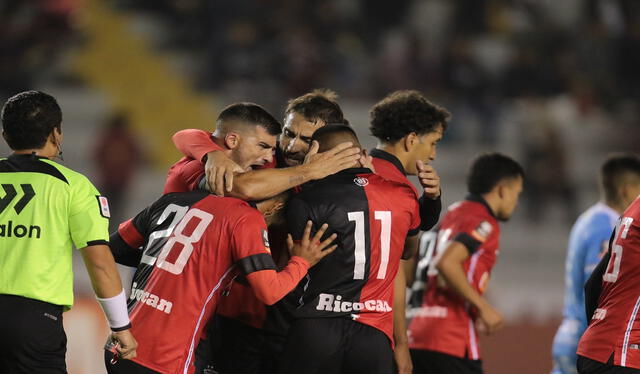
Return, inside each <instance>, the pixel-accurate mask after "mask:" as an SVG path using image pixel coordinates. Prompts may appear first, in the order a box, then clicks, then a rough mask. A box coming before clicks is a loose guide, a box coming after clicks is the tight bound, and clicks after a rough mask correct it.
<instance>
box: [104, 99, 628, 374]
mask: <svg viewBox="0 0 640 374" xmlns="http://www.w3.org/2000/svg"><path fill="white" fill-rule="evenodd" d="M449 117H450V115H449V113H448V112H447V111H446V110H445V109H443V108H442V107H440V106H438V105H435V104H433V103H431V102H430V101H429V100H427V99H426V98H425V97H424V96H423V95H422V94H421V93H419V92H417V91H397V92H394V93H391V94H390V95H388V96H387V97H385V98H384V99H382V100H381V101H380V102H378V103H376V104H375V105H374V106H373V108H372V109H371V111H370V124H369V130H370V132H371V134H372V135H373V136H374V137H375V138H376V139H377V146H376V147H375V148H374V149H372V150H370V151H367V150H364V149H362V146H361V144H360V142H359V140H358V137H357V136H356V133H355V131H354V129H353V128H352V127H351V125H350V124H349V122H348V120H347V119H346V118H345V116H344V114H343V112H342V110H341V108H340V107H339V105H338V103H337V97H336V96H335V94H334V93H332V92H331V91H328V90H316V91H313V92H310V93H307V94H305V95H302V96H300V97H297V98H294V99H291V100H290V101H289V102H288V103H287V107H286V110H285V117H284V125H282V124H281V123H280V122H279V121H278V120H277V119H276V118H274V117H273V116H272V115H271V114H269V113H268V112H267V111H265V110H264V109H263V108H262V107H260V106H259V105H256V104H253V103H246V102H241V103H234V104H232V105H229V106H227V107H226V108H225V109H224V110H222V111H221V112H220V114H219V116H218V118H217V120H216V126H215V130H214V131H213V133H211V132H208V131H203V130H183V131H180V132H178V133H176V134H175V135H174V137H173V140H174V143H175V145H176V146H177V147H178V149H179V150H180V151H181V152H182V153H183V154H184V157H183V158H182V159H181V160H179V161H178V162H177V163H175V164H174V165H173V166H172V167H171V169H170V171H169V174H168V177H167V181H166V184H165V188H164V193H165V194H164V195H163V196H162V197H160V198H159V199H158V200H157V201H155V202H154V203H153V204H151V205H150V206H148V207H147V208H146V209H144V210H143V211H142V212H140V213H139V214H137V215H136V216H135V217H134V218H132V219H131V220H128V221H126V222H124V223H122V224H121V225H120V226H119V229H118V230H117V232H114V233H113V234H112V235H111V238H110V247H111V251H112V253H113V255H114V258H115V259H116V261H117V262H118V263H120V264H123V265H126V266H131V267H135V268H136V271H135V275H134V278H133V283H132V288H131V294H130V296H129V299H128V309H129V317H130V319H131V325H132V329H131V331H132V333H133V334H134V336H135V337H136V339H137V341H138V343H139V346H138V349H137V357H135V358H134V359H133V360H122V359H120V360H118V357H117V356H118V355H117V351H116V350H114V349H113V347H109V346H107V347H106V350H105V364H106V367H107V371H108V372H109V373H110V374H114V373H156V372H159V373H208V374H212V373H220V374H245V373H246V374H249V373H251V374H258V373H265V374H266V373H280V374H300V373H305V374H314V373H317V374H331V373H362V374H375V373H380V374H389V373H396V372H398V373H411V372H415V373H429V374H431V373H447V374H452V373H453V374H455V373H482V372H483V369H482V361H481V359H480V352H479V348H478V333H488V334H490V333H492V332H494V331H496V330H498V329H499V328H500V327H501V326H502V324H503V317H502V315H501V314H500V313H499V312H498V311H497V310H496V309H495V308H494V307H493V306H492V305H491V304H490V303H489V302H488V301H487V299H486V298H485V297H484V296H483V295H484V293H485V291H486V289H487V285H488V283H489V279H490V274H491V270H492V268H493V266H494V265H495V263H496V260H497V256H498V253H499V237H500V225H499V222H500V221H506V220H508V219H509V217H510V216H511V215H512V213H513V211H514V209H515V207H516V205H517V203H518V199H519V196H520V193H521V191H522V188H523V181H524V171H523V169H522V168H521V166H520V165H519V164H518V163H517V162H516V161H514V160H513V159H512V158H510V157H508V156H505V155H503V154H500V153H486V154H482V155H479V156H477V157H476V158H475V159H474V160H473V162H472V163H471V166H470V169H469V170H468V172H467V190H468V191H467V192H468V195H467V196H466V197H464V198H462V197H461V198H462V199H461V200H460V201H458V202H456V203H454V204H453V205H451V206H450V207H449V208H448V209H447V211H446V213H445V215H444V216H443V218H442V219H439V218H440V213H441V186H440V180H439V177H438V174H437V173H436V171H435V169H434V168H433V167H432V166H431V165H429V164H430V162H431V161H433V160H435V158H436V145H437V143H438V142H439V141H440V139H441V138H442V137H443V135H444V134H445V131H446V129H447V125H448V121H449ZM625 157H626V158H623V159H624V160H626V163H625V162H618V163H617V164H616V165H617V169H615V170H614V174H616V176H619V175H622V174H625V173H627V172H629V170H633V169H632V168H631V169H630V166H629V162H630V161H629V158H630V156H625ZM633 160H635V161H637V160H636V159H633ZM633 160H632V161H633ZM614 163H615V162H614ZM618 164H620V165H622V166H620V165H618ZM620 170H622V171H620ZM635 171H636V172H637V171H638V170H635ZM410 175H415V176H417V177H418V180H419V182H420V185H421V188H420V189H418V188H416V187H415V186H414V185H413V184H412V183H411V182H410V181H409V180H408V178H407V176H410ZM638 175H640V173H638ZM629 202H630V201H629ZM634 205H638V204H634ZM638 209H639V207H638V206H636V207H635V208H634V207H633V206H632V207H631V208H630V210H629V211H628V212H627V213H625V214H624V215H623V216H624V218H623V219H622V220H621V221H620V222H621V223H619V224H618V227H617V229H616V230H615V231H616V235H614V238H613V240H612V244H611V246H609V247H608V249H606V250H604V251H600V252H602V253H606V256H605V260H603V263H604V265H602V266H599V267H602V268H604V270H599V271H600V272H601V275H602V274H604V278H602V279H604V280H605V283H603V284H602V286H601V287H600V283H599V282H593V283H594V284H596V283H597V285H598V287H595V286H594V288H597V290H595V291H594V292H596V293H597V294H596V295H595V296H593V293H590V294H589V295H591V297H592V298H593V297H595V299H596V300H595V301H594V303H595V305H596V307H594V309H596V308H597V311H596V312H595V315H596V316H598V318H594V320H595V322H594V323H592V325H591V326H590V327H589V329H588V330H587V333H586V334H585V338H583V342H582V343H581V344H580V348H579V350H578V352H579V353H580V355H581V356H580V359H581V360H582V361H583V362H582V363H583V366H584V369H583V371H581V372H584V373H609V372H612V373H613V372H614V371H603V370H609V369H612V370H618V369H623V370H627V369H628V368H624V366H630V367H635V368H640V345H639V344H637V343H640V341H638V339H637V335H638V330H637V328H636V326H635V325H634V324H635V317H636V313H637V312H638V308H639V305H640V298H638V299H637V300H636V299H635V296H634V297H633V299H632V298H627V299H624V302H620V301H619V298H620V297H621V296H620V295H621V294H622V295H623V296H624V294H625V293H630V292H632V291H630V290H629V287H634V285H633V283H630V282H632V281H630V280H627V279H626V278H625V277H627V273H628V272H631V271H633V270H632V269H629V270H627V269H628V268H629V267H631V264H629V261H632V260H627V259H626V258H625V261H621V258H622V255H623V248H627V244H626V242H632V243H635V242H634V241H637V240H638V231H637V227H636V222H635V221H634V219H635V218H636V216H637V215H638ZM623 210H624V209H623ZM619 213H622V211H620V212H619ZM618 215H619V214H618ZM616 219H617V217H616ZM429 230H432V231H429ZM421 231H422V232H423V234H422V235H419V234H420V232H421ZM609 234H610V232H609ZM599 248H602V246H600V247H599ZM600 252H599V253H600ZM628 252H629V256H630V257H633V256H638V255H640V252H639V253H637V254H636V253H633V254H632V253H631V252H632V250H630V251H626V250H625V251H624V255H625V256H627V253H628ZM596 257H597V256H596ZM609 258H611V261H610V262H611V266H610V267H609V268H607V264H609V262H607V261H606V260H608V259H609ZM583 262H584V261H583ZM596 262H597V261H596ZM575 266H576V267H580V266H582V265H575ZM583 270H584V269H583V268H579V269H578V270H577V271H580V272H583ZM596 271H598V269H596ZM636 279H637V278H636ZM577 286H578V288H579V289H580V292H581V289H582V284H579V285H577ZM407 288H410V289H411V295H410V297H407V295H406V290H407ZM581 295H582V294H581ZM589 295H588V297H587V299H589ZM598 295H600V300H598ZM583 299H584V298H583V297H581V298H580V300H583ZM407 300H409V302H408V305H409V308H408V309H407ZM599 301H600V305H598V303H599ZM629 308H631V311H632V312H633V315H632V316H631V317H630V318H629V316H628V313H627V312H629ZM625 313H626V314H625ZM582 314H584V310H583V312H582ZM407 316H409V317H410V323H409V324H408V325H407V319H406V318H407ZM581 318H583V319H585V321H586V317H585V316H584V315H582V316H581ZM623 318H625V321H624V322H620V321H619V320H621V319H623ZM627 321H628V322H627ZM613 329H616V334H617V331H618V329H621V331H622V333H623V334H622V335H621V336H618V335H616V336H613V334H614V333H613V332H612V331H613ZM565 330H566V328H565ZM610 335H611V336H610ZM578 338H579V335H578ZM614 340H615V342H618V341H619V342H620V346H617V345H616V343H615V342H614ZM623 340H624V344H623ZM576 344H577V343H576ZM607 344H608V345H607ZM610 348H611V349H610ZM573 355H574V364H573V365H574V367H575V349H574V350H573ZM587 366H588V367H587ZM558 370H560V369H558ZM589 370H590V371H589ZM630 370H633V369H630ZM616 372H617V371H616Z"/></svg>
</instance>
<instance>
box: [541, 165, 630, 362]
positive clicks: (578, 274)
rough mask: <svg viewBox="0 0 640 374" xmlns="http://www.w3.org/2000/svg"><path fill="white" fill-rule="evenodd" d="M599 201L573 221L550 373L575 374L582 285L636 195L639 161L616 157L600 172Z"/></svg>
mask: <svg viewBox="0 0 640 374" xmlns="http://www.w3.org/2000/svg"><path fill="white" fill-rule="evenodd" d="M600 191H601V201H600V202H598V203H597V204H595V205H593V206H592V207H590V208H589V209H587V210H586V211H585V212H584V213H583V214H582V215H581V216H580V217H579V218H578V220H577V221H576V224H575V225H574V226H573V229H572V230H571V236H570V238H569V250H568V253H567V261H566V265H565V269H566V273H565V297H564V299H565V301H564V303H565V305H564V310H563V321H562V323H561V324H560V327H559V328H558V332H557V333H556V336H555V338H554V341H553V349H552V353H553V363H554V365H553V366H554V367H553V370H552V374H572V373H573V374H575V373H577V372H578V371H577V368H576V359H577V356H576V349H577V348H578V341H579V340H580V337H581V336H582V333H583V332H584V330H586V328H587V317H586V313H585V309H584V290H583V286H584V284H585V282H586V280H587V279H588V278H589V276H590V275H591V272H592V271H593V269H594V268H595V267H596V265H597V264H598V262H599V261H600V259H601V258H602V256H603V254H604V253H605V252H606V250H607V245H608V242H609V238H610V237H611V232H612V231H613V229H614V227H615V225H616V222H617V220H618V218H619V217H620V214H622V212H624V210H625V209H626V208H627V207H628V206H629V204H631V202H632V201H633V200H634V199H635V198H636V196H638V194H640V159H639V158H638V157H636V156H633V155H616V156H612V157H610V158H609V159H607V160H606V161H605V162H604V164H603V165H602V167H601V169H600Z"/></svg>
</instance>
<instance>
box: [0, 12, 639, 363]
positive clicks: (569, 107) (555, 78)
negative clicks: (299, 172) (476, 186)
mask: <svg viewBox="0 0 640 374" xmlns="http://www.w3.org/2000/svg"><path fill="white" fill-rule="evenodd" d="M0 51H1V53H0V98H1V99H2V101H3V102H4V101H5V100H6V98H8V97H9V96H11V95H12V94H15V93H17V92H19V91H23V90H26V89H40V90H44V91H46V92H49V93H51V94H53V95H54V96H56V97H57V99H58V100H59V102H60V104H61V106H62V110H63V118H64V125H63V130H64V133H65V141H64V156H65V161H64V164H66V165H67V166H69V167H72V168H74V169H76V170H79V171H81V172H83V173H85V174H87V175H88V176H90V178H91V179H92V180H93V181H94V182H95V183H96V185H98V187H99V189H100V190H101V191H102V192H103V194H105V195H107V197H109V199H110V201H111V205H112V207H111V208H112V212H113V216H114V217H113V220H112V221H113V222H112V228H115V227H116V226H117V224H118V223H119V222H120V221H122V220H124V219H126V218H128V217H130V216H131V215H133V214H135V213H136V212H137V211H139V210H141V209H142V208H144V207H145V206H146V205H148V204H149V203H151V202H152V201H154V200H155V199H156V198H157V197H158V196H159V195H160V193H161V192H162V187H163V181H164V177H165V175H166V170H167V168H168V167H169V166H170V165H171V163H172V162H174V161H175V160H177V158H178V157H179V154H178V153H177V151H175V150H174V149H173V146H172V143H171V135H172V134H173V133H174V132H175V131H177V130H179V129H182V128H203V129H213V127H214V120H215V116H216V114H217V112H218V111H219V110H220V109H221V108H222V107H224V106H225V105H227V104H229V103H231V102H233V101H237V100H243V101H255V102H257V103H259V104H261V105H264V106H265V107H266V108H267V109H269V110H270V111H271V112H272V113H273V114H274V115H275V116H276V117H280V118H281V117H282V113H283V109H284V106H285V103H286V101H287V99H289V98H291V97H295V96H298V95H300V94H303V93H305V92H307V91H309V90H311V89H314V88H318V87H326V88H330V89H332V90H334V91H336V92H337V93H338V94H339V95H340V101H339V102H340V104H341V106H342V107H343V109H344V112H345V114H346V116H347V118H349V120H350V122H351V123H352V124H353V126H354V127H355V128H356V130H357V132H358V134H359V135H360V136H361V140H362V143H363V145H365V146H366V147H372V146H375V143H374V141H373V140H372V138H371V137H370V136H369V132H368V129H367V127H368V110H369V108H371V106H372V105H373V104H374V103H375V102H376V101H377V100H379V99H381V98H382V97H384V96H385V95H386V94H387V93H389V92H390V91H392V90H396V89H418V90H420V91H422V92H423V93H424V94H425V95H426V96H427V97H428V98H429V99H430V100H432V101H434V102H436V103H438V104H440V105H443V106H445V107H446V108H448V109H449V110H450V111H451V112H452V114H453V119H452V121H451V123H450V126H449V129H448V130H447V133H446V134H445V137H444V140H443V142H442V144H441V145H440V146H439V148H438V157H437V160H436V161H435V162H434V166H435V167H436V169H437V170H438V172H439V174H440V175H441V177H442V188H443V200H444V203H445V205H448V204H450V203H451V202H453V201H455V200H458V199H461V198H462V197H463V196H464V195H465V174H466V169H467V167H468V166H469V161H470V159H471V158H472V157H473V156H475V155H476V154H478V153H479V152H484V151H490V150H499V151H502V152H505V153H507V154H510V155H512V156H513V157H515V158H516V159H518V160H519V161H520V162H522V164H523V165H524V167H525V170H526V173H527V181H526V184H525V192H524V198H523V199H522V203H521V206H520V208H519V209H518V211H517V213H516V214H515V216H514V217H513V219H512V220H511V221H510V222H508V223H506V224H505V225H504V227H503V236H502V242H501V249H502V253H501V255H500V259H499V261H498V265H497V266H496V268H495V271H494V274H493V279H492V282H491V287H490V288H489V293H488V297H489V298H490V299H491V301H493V302H494V303H495V304H496V305H497V306H498V308H499V309H501V310H502V311H503V312H504V314H505V316H506V317H507V320H508V321H509V324H508V326H507V328H506V330H505V331H503V332H502V333H500V334H498V335H496V336H495V337H490V338H488V339H486V341H485V342H484V343H485V344H484V346H483V347H485V353H486V355H485V358H486V359H485V362H486V365H487V372H489V373H513V372H518V373H522V374H527V373H541V372H544V371H545V370H547V369H548V367H550V353H549V349H550V344H551V339H552V337H553V334H554V332H555V328H556V327H557V323H558V321H559V318H560V315H561V308H562V297H563V268H564V259H565V254H566V243H567V238H568V233H569V230H570V228H571V225H572V223H573V221H574V220H575V218H576V217H577V215H578V214H579V213H580V212H581V211H583V210H585V209H586V208H587V207H588V206H589V205H591V204H592V203H594V202H595V201H596V200H597V199H598V191H597V184H596V176H597V171H598V168H599V166H600V164H601V162H602V161H603V160H604V158H605V157H606V155H607V154H609V153H612V152H618V151H635V152H638V151H640V149H639V147H638V141H639V140H640V100H639V99H640V71H639V70H638V69H639V67H640V2H638V1H636V0H562V1H556V0H395V1H378V0H375V1H372V0H305V1H293V0H280V1H271V0H253V1H251V0H234V1H226V0H225V1H206V0H111V1H109V0H0ZM0 151H1V153H2V154H3V155H4V154H7V153H8V152H9V150H8V149H7V147H6V144H2V145H0ZM121 270H123V272H126V270H125V269H124V268H123V269H121ZM85 273H86V272H85V271H84V270H83V269H82V267H81V266H78V268H77V269H76V278H77V281H76V290H77V292H78V294H80V295H91V290H90V284H89V282H88V279H87V277H86V274H85ZM80 300H81V301H82V299H80ZM94 304H95V303H93V302H85V301H82V302H81V304H80V305H81V306H80V307H78V308H76V311H75V312H74V311H72V312H71V313H76V314H75V315H74V314H71V313H70V318H67V320H68V321H67V323H68V324H73V326H71V325H70V326H69V327H70V328H71V329H73V330H74V331H76V330H77V331H87V328H88V326H90V325H91V326H93V325H94V324H97V326H102V325H101V324H102V321H98V322H96V321H95V318H96V317H95V315H94V314H91V316H92V317H91V318H89V317H88V316H89V315H88V314H86V315H83V316H81V317H76V316H78V315H80V314H82V311H83V310H89V309H91V308H92V306H91V305H94ZM88 321H93V322H88ZM100 328H103V326H102V327H98V329H100ZM92 329H93V328H92ZM92 331H96V330H95V329H93V330H92ZM100 331H102V330H100ZM69 335H70V336H69V339H70V347H78V348H70V355H71V356H72V362H73V364H72V365H71V367H73V365H76V367H77V368H76V369H74V370H70V372H73V373H83V372H86V373H95V372H101V371H99V369H95V367H96V366H91V365H96V360H94V359H86V358H82V357H86V354H85V353H86V352H85V351H84V350H86V349H88V348H87V347H90V346H92V344H93V345H96V344H97V346H99V345H100V344H101V343H96V344H94V343H93V342H91V343H89V342H87V341H83V340H78V341H76V342H75V343H74V341H73V339H74V336H73V333H71V334H69ZM77 335H82V334H77ZM84 335H85V336H86V334H84ZM95 335H96V336H98V338H97V340H100V339H102V338H101V337H102V335H103V334H101V333H100V334H95ZM75 339H82V337H78V336H76V337H75ZM525 342H526V344H525ZM80 349H82V351H81V350H80ZM74 352H75V353H74ZM79 352H84V353H82V354H80V353H79ZM96 352H98V353H99V347H98V348H97V349H96ZM505 357H509V359H508V360H506V361H505V360H504V358H505ZM97 362H98V364H97V365H98V366H97V367H98V368H99V367H101V363H100V361H99V360H98V361H97ZM83 368H84V369H83ZM88 368H91V369H88ZM96 370H98V371H96Z"/></svg>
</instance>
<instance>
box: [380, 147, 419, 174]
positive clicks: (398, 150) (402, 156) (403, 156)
mask: <svg viewBox="0 0 640 374" xmlns="http://www.w3.org/2000/svg"><path fill="white" fill-rule="evenodd" d="M400 143H401V142H397V143H395V144H388V143H378V145H377V146H376V148H377V149H379V150H382V151H385V152H387V153H389V154H391V155H393V156H395V157H396V158H397V159H398V160H400V163H401V164H402V167H403V168H404V170H407V168H408V166H409V162H410V159H411V156H410V154H409V153H408V152H406V151H405V150H404V148H403V146H402V144H400Z"/></svg>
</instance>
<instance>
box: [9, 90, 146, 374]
mask: <svg viewBox="0 0 640 374" xmlns="http://www.w3.org/2000/svg"><path fill="white" fill-rule="evenodd" d="M2 128H3V132H2V135H3V137H4V139H5V140H6V142H7V144H8V145H9V147H11V149H12V150H13V151H14V152H13V154H12V155H11V156H9V157H8V158H3V159H0V184H1V185H2V189H3V190H4V197H3V198H2V199H0V237H1V238H2V240H0V336H1V337H2V339H0V368H2V369H3V370H2V372H9V373H18V374H19V373H25V374H27V373H29V374H31V373H45V372H46V373H66V364H65V352H66V345H67V344H66V343H67V339H66V335H65V332H64V329H63V326H62V313H63V312H64V311H66V310H68V309H69V308H71V306H72V305H73V272H72V259H71V256H72V252H73V250H72V245H75V246H76V248H78V249H79V251H80V253H81V254H82V257H83V259H84V262H85V265H86V267H87V271H88V272H89V276H90V278H91V282H92V285H93V289H94V290H95V292H96V295H97V296H98V301H99V302H100V304H101V305H102V307H103V309H104V312H105V314H106V316H107V319H108V321H109V325H110V327H111V329H112V330H113V331H114V332H113V334H112V335H111V339H112V340H113V341H114V342H115V343H117V348H116V349H117V351H118V354H119V355H120V356H121V357H123V358H125V359H131V358H134V357H135V356H136V347H137V343H136V340H135V339H134V337H133V335H132V334H131V332H130V327H131V324H130V323H129V317H128V315H127V309H126V298H125V294H124V290H123V288H122V284H121V282H120V276H119V274H118V271H117V269H116V265H115V262H114V260H113V257H112V256H111V252H110V251H109V248H108V247H107V241H108V239H109V234H108V224H109V222H108V217H109V207H108V204H107V200H106V199H105V198H104V197H102V196H100V193H99V192H98V191H97V190H96V188H95V187H94V186H93V185H92V184H91V182H89V180H88V179H87V178H86V177H85V176H83V175H82V174H79V173H77V172H75V171H73V170H70V169H68V168H66V167H64V166H62V165H60V164H58V163H56V162H54V161H53V159H54V158H55V157H56V156H58V155H59V154H61V153H62V152H61V151H60V144H61V143H62V112H61V110H60V107H59V106H58V103H57V102H56V100H55V99H54V98H53V97H52V96H50V95H48V94H46V93H43V92H39V91H28V92H22V93H19V94H17V95H15V96H13V97H11V98H10V99H9V100H8V101H7V102H6V103H5V105H4V107H3V109H2Z"/></svg>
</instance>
